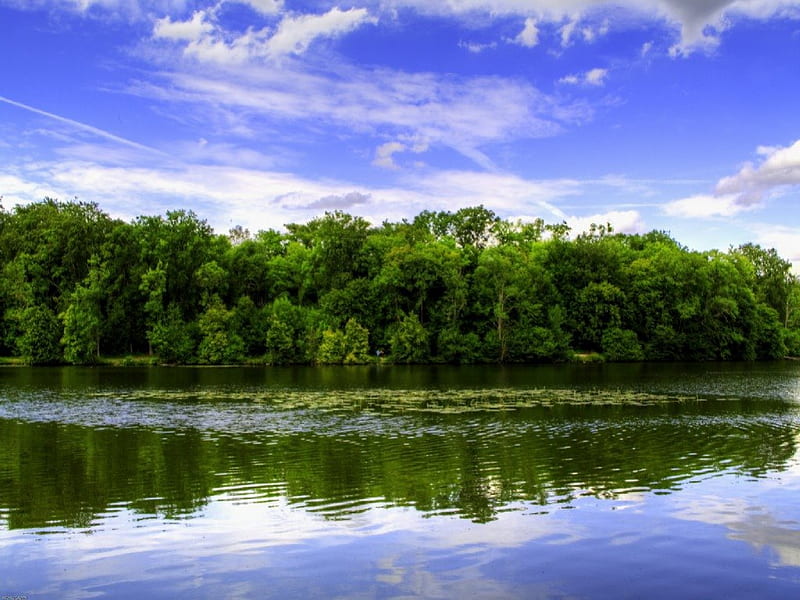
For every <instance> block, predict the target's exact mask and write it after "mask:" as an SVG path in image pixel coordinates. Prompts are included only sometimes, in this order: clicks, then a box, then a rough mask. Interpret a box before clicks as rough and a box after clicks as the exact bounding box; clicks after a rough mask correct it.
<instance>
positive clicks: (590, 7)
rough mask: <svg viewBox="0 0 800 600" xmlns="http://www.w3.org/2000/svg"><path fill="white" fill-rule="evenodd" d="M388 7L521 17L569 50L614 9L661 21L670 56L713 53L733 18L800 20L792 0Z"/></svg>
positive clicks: (517, 0)
mask: <svg viewBox="0 0 800 600" xmlns="http://www.w3.org/2000/svg"><path fill="white" fill-rule="evenodd" d="M374 3H376V4H381V5H384V6H390V7H413V8H415V9H416V10H418V11H419V12H422V13H427V14H438V15H464V16H466V15H470V14H474V13H484V14H491V15H521V16H525V17H533V18H536V19H537V20H539V22H549V23H564V24H563V25H562V26H561V29H560V32H561V42H562V45H563V46H565V47H566V46H569V45H570V44H571V43H572V41H573V39H574V34H575V33H576V32H578V33H581V34H582V35H583V37H584V39H586V40H587V41H591V39H593V37H595V36H596V35H597V34H598V33H600V31H598V30H594V29H593V30H591V32H590V33H589V38H591V39H589V38H587V32H586V29H585V27H583V28H581V27H580V26H579V25H580V24H581V20H582V19H583V18H585V17H586V16H587V15H596V14H598V13H603V12H607V13H609V14H610V15H611V16H609V19H608V21H609V27H610V28H613V27H614V15H615V14H618V13H617V12H615V9H617V8H622V9H624V10H625V12H626V13H628V14H631V13H634V14H637V15H640V16H641V18H643V19H647V20H659V21H666V22H667V23H669V24H670V25H671V26H672V27H674V28H675V29H676V30H677V31H678V32H679V41H678V42H677V43H676V44H675V46H674V49H673V54H674V55H675V56H677V55H685V54H688V53H691V52H692V51H693V50H696V49H703V48H713V47H714V46H715V45H716V44H717V43H718V40H719V35H720V34H721V33H722V32H723V31H724V30H725V29H726V28H728V27H729V26H730V24H731V23H732V22H733V21H734V20H735V19H736V18H750V19H760V20H765V19H770V18H772V17H775V16H780V17H782V16H788V17H793V18H799V17H800V6H798V3H797V1H796V0H616V1H615V2H611V1H608V0H461V1H459V2H430V0H374Z"/></svg>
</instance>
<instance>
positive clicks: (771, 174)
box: [664, 140, 800, 217]
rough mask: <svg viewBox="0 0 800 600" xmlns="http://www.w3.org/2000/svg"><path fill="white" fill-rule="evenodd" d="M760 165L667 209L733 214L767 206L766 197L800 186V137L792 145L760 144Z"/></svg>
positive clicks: (702, 214) (683, 213) (674, 212)
mask: <svg viewBox="0 0 800 600" xmlns="http://www.w3.org/2000/svg"><path fill="white" fill-rule="evenodd" d="M757 154H758V155H759V156H760V157H761V159H762V162H761V164H757V165H754V164H752V163H747V164H745V165H744V166H743V167H742V168H741V169H740V170H739V172H738V173H736V174H735V175H731V176H730V177H724V178H723V179H721V180H720V181H719V182H718V183H717V185H716V188H715V190H714V193H713V194H710V195H699V196H693V197H691V198H684V199H682V200H676V201H674V202H670V203H668V204H667V205H665V207H664V211H665V212H666V213H667V214H668V215H672V216H685V217H714V216H722V217H731V216H734V215H737V214H739V213H742V212H746V211H752V210H756V209H759V208H762V207H763V206H764V203H765V202H766V200H767V199H768V198H770V197H775V196H778V195H780V194H781V193H783V192H784V191H785V190H786V189H787V188H788V187H791V186H797V185H800V140H798V141H796V142H795V143H794V144H792V145H791V146H788V147H785V148H782V147H767V146H760V147H759V148H758V149H757Z"/></svg>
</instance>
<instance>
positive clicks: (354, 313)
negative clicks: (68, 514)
mask: <svg viewBox="0 0 800 600" xmlns="http://www.w3.org/2000/svg"><path fill="white" fill-rule="evenodd" d="M0 269H2V279H1V280H0V314H2V324H1V325H0V354H2V355H3V356H15V357H22V358H23V359H24V361H25V362H27V363H29V364H53V363H63V362H66V363H73V364H91V363H97V362H101V357H109V356H116V357H124V356H133V355H148V356H152V361H153V362H161V363H201V364H221V363H239V362H249V363H264V364H292V363H325V364H338V363H346V364H347V363H351V364H352V363H363V362H369V361H371V360H381V361H390V362H414V363H416V362H456V363H470V362H489V361H491V362H541V361H559V360H570V359H573V358H575V357H576V356H582V357H585V356H587V355H590V356H593V357H595V358H596V359H597V360H617V361H618V360H755V359H774V358H781V357H784V356H786V355H787V354H788V355H800V284H798V280H797V278H796V277H795V276H793V275H792V273H791V264H790V263H789V262H788V261H786V260H783V259H782V258H781V257H780V256H778V254H777V253H776V252H775V251H774V250H772V249H770V250H767V249H764V248H762V247H760V246H757V245H753V244H746V245H743V246H740V247H738V248H730V249H729V250H727V251H718V250H712V251H708V252H697V251H691V250H689V249H687V248H685V247H683V246H681V245H680V244H679V243H678V242H677V241H676V240H674V239H672V238H671V237H670V235H668V234H667V233H664V232H659V231H653V232H650V233H647V234H643V235H629V234H618V233H614V232H613V230H612V228H611V227H610V226H608V225H597V226H593V227H592V228H591V229H590V231H588V232H585V233H581V234H579V235H574V236H571V235H570V230H569V227H568V226H567V225H566V224H564V223H561V224H553V225H547V224H545V223H544V222H543V221H541V220H537V221H535V222H533V223H519V222H510V221H507V220H502V219H500V218H498V217H497V216H496V215H495V214H494V213H493V212H492V211H490V210H488V209H486V208H484V207H482V206H478V207H472V208H464V209H460V210H458V211H455V212H430V211H425V212H422V213H420V214H419V215H417V216H416V217H415V218H414V219H413V220H411V221H407V220H403V221H402V222H399V223H390V222H385V223H383V224H381V225H380V226H373V225H370V223H368V222H367V221H365V220H364V219H362V218H360V217H357V216H352V215H349V214H346V213H342V212H338V211H337V212H333V213H326V214H325V215H324V216H322V217H319V218H317V219H314V220H312V221H310V222H308V223H305V224H288V225H286V231H285V232H279V231H275V230H269V231H259V232H258V233H256V234H254V235H251V234H250V232H248V231H247V230H244V229H242V228H241V227H237V228H235V229H233V230H231V231H230V232H229V234H228V235H223V234H217V233H215V232H214V231H213V230H212V229H211V227H209V225H208V224H207V223H206V222H205V221H203V220H202V219H200V218H198V217H197V216H196V215H195V214H194V213H192V212H191V211H173V212H168V213H166V215H165V216H142V217H138V218H137V219H135V220H134V221H133V222H131V223H126V222H123V221H120V220H115V219H112V218H110V217H109V216H108V215H107V214H105V213H104V212H103V211H102V210H100V209H99V208H98V206H97V205H96V204H92V203H83V202H59V201H56V200H52V199H45V200H43V201H41V202H37V203H34V204H30V205H27V206H18V207H15V208H14V209H12V210H10V211H9V210H4V209H0ZM378 357H379V358H378Z"/></svg>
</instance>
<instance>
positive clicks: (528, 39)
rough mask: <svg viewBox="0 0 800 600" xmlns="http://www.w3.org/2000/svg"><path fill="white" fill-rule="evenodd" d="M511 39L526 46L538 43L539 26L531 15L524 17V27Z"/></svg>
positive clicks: (530, 46) (531, 46)
mask: <svg viewBox="0 0 800 600" xmlns="http://www.w3.org/2000/svg"><path fill="white" fill-rule="evenodd" d="M512 41H513V42H514V43H515V44H518V45H520V46H525V47H526V48H533V47H534V46H536V45H537V44H538V43H539V28H538V27H537V26H536V19H534V18H532V17H528V18H527V19H525V27H523V29H522V31H520V32H519V34H518V35H517V37H515V38H514V39H513V40H512Z"/></svg>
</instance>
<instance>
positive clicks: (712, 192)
mask: <svg viewBox="0 0 800 600" xmlns="http://www.w3.org/2000/svg"><path fill="white" fill-rule="evenodd" d="M0 28H1V29H0V31H1V32H2V35H0V56H2V59H0V165H1V166H0V195H2V196H3V200H2V203H3V205H4V206H5V207H6V208H9V207H11V206H13V205H14V204H18V203H26V202H31V201H35V200H39V199H41V198H43V197H45V196H52V197H57V198H60V199H63V200H67V199H72V198H75V197H77V198H79V199H80V200H84V201H94V202H97V203H98V204H99V205H100V206H101V207H102V208H103V209H104V210H106V211H107V212H109V213H110V214H111V215H113V216H116V217H121V218H123V219H131V218H133V217H135V216H137V215H140V214H159V213H163V212H164V211H166V210H169V209H173V208H190V209H193V210H194V211H195V212H196V213H197V214H198V215H199V216H201V217H202V218H204V219H206V220H207V221H208V222H209V223H210V224H211V225H212V226H214V227H215V229H216V230H217V231H220V232H225V231H226V230H227V229H229V228H230V227H232V226H234V225H242V226H244V227H247V228H249V229H250V230H251V231H256V230H258V229H264V228H269V227H274V228H280V227H282V226H283V225H284V224H285V223H290V222H304V221H307V220H309V219H311V218H313V217H315V216H317V215H320V214H322V213H323V212H325V211H326V210H335V209H342V210H345V211H347V212H350V213H353V214H358V215H361V216H364V217H366V218H368V219H369V220H370V221H372V222H373V223H375V224H379V223H380V222H381V221H383V220H384V219H390V220H399V219H401V218H404V217H412V216H414V215H415V214H417V213H419V212H420V211H421V210H424V209H432V210H456V209H458V208H460V207H462V206H471V205H477V204H483V205H484V206H486V207H487V208H491V209H492V210H494V211H495V212H497V214H499V215H500V216H502V217H504V218H511V219H516V218H520V219H531V218H535V217H542V218H544V219H545V221H547V222H560V221H562V220H566V221H567V222H568V223H569V224H570V225H572V226H573V228H574V229H575V230H581V229H583V228H585V227H586V226H587V225H588V224H589V223H591V222H592V221H595V222H601V223H605V222H606V221H609V222H611V223H612V224H613V225H614V226H615V227H616V229H617V230H618V231H625V232H643V231H648V230H651V229H660V230H667V231H669V232H671V233H672V235H673V236H675V237H676V238H677V239H678V240H679V241H681V242H682V243H684V244H686V245H688V246H689V247H691V248H696V249H701V250H704V249H710V248H722V249H726V248H727V247H728V246H729V245H737V244H740V243H743V242H747V241H752V242H756V243H760V244H762V245H764V246H767V247H775V248H777V249H778V251H779V252H780V253H781V254H782V255H783V256H784V257H786V258H789V259H791V260H793V261H794V262H795V264H796V265H799V264H800V207H799V206H798V202H797V201H798V199H800V110H799V109H798V108H797V107H798V106H800V1H781V0H639V1H637V2H633V1H626V0H621V1H617V2H614V3H606V2H602V1H598V0H559V1H555V0H461V1H458V0H450V1H448V2H434V1H432V0H352V1H350V2H347V3H336V2H331V1H327V0H307V1H304V2H294V1H292V0H0Z"/></svg>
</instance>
